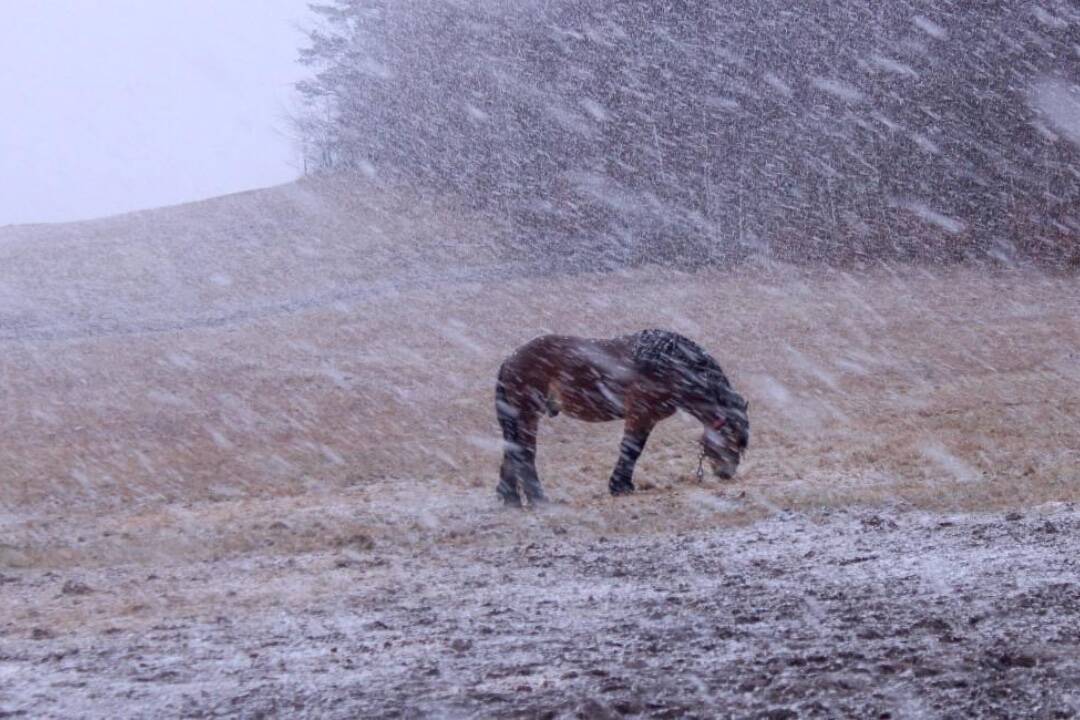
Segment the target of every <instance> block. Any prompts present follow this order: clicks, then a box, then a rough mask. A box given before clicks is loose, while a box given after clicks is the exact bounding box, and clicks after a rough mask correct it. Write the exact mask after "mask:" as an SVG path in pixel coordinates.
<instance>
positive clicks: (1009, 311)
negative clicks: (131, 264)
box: [0, 269, 1080, 565]
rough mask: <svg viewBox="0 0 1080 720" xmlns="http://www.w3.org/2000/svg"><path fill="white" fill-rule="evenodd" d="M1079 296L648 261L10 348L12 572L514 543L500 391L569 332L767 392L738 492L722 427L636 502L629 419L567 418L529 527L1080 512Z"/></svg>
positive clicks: (986, 284)
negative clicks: (1056, 507)
mask: <svg viewBox="0 0 1080 720" xmlns="http://www.w3.org/2000/svg"><path fill="white" fill-rule="evenodd" d="M1078 296H1080V290H1078V289H1077V287H1076V285H1075V282H1074V281H1073V280H1072V279H1069V278H1048V277H1046V276H1042V275H1039V274H1036V273H1033V272H1027V271H1015V272H1003V273H1000V274H996V275H987V274H985V273H976V272H973V271H965V270H954V271H941V272H934V273H930V272H923V271H914V270H908V271H903V272H900V273H887V272H885V271H877V272H875V273H872V274H864V275H849V274H844V273H838V272H815V273H809V272H795V271H791V270H787V269H785V270H775V269H774V270H762V269H757V270H746V271H741V272H738V273H720V272H702V273H699V274H693V275H685V274H678V273H672V272H667V271H657V270H641V271H635V272H630V273H624V274H615V275H602V276H600V275H582V276H578V277H572V278H558V279H534V280H528V281H513V282H506V283H502V284H499V283H489V284H485V285H478V284H444V285H441V286H438V287H436V288H428V289H417V290H411V291H401V292H396V293H389V294H384V295H382V296H376V297H371V298H368V299H366V300H363V301H359V300H356V301H351V302H349V303H348V304H342V303H338V304H337V305H335V306H332V307H323V308H315V309H309V310H307V311H303V312H295V313H283V314H280V315H274V316H270V317H266V318H263V319H261V320H254V321H251V322H247V323H239V324H232V325H227V326H224V327H217V328H192V329H187V330H183V331H177V332H165V333H143V334H135V335H125V336H100V337H95V338H89V339H81V340H68V341H52V342H48V341H35V342H22V343H20V342H15V343H8V344H7V345H6V346H5V353H4V354H3V357H0V378H2V386H3V387H4V388H5V413H4V414H3V427H2V429H0V463H2V465H0V467H4V468H5V482H4V483H3V485H2V486H0V507H3V508H4V509H5V510H6V517H2V516H0V521H2V522H3V525H4V526H5V527H4V533H5V535H6V537H7V538H9V539H10V540H9V541H8V544H7V545H6V546H3V547H0V564H2V563H4V562H5V561H6V562H7V563H10V564H34V565H38V564H43V563H44V564H71V563H95V562H104V563H111V562H121V561H150V560H153V561H162V560H168V559H170V558H179V557H183V558H186V559H193V558H200V557H203V558H211V557H220V556H222V555H231V554H235V553H242V552H247V551H253V550H258V551H260V552H262V551H269V552H271V553H279V552H280V553H285V554H292V553H296V552H303V551H307V550H312V549H319V548H326V547H328V546H331V545H332V543H333V542H334V541H335V538H339V539H340V538H348V537H351V536H353V535H355V534H358V533H364V534H368V535H370V536H373V537H376V538H377V539H379V541H380V542H382V541H387V542H393V543H404V544H410V543H417V544H420V545H424V544H427V543H431V542H436V541H438V542H477V541H483V539H484V537H485V528H489V529H491V532H493V533H495V534H496V535H498V534H499V533H500V532H502V531H503V530H500V528H502V529H505V528H506V527H511V526H516V524H518V523H519V519H518V518H516V517H512V518H508V517H507V515H506V514H505V513H501V512H498V511H497V510H496V509H495V504H494V498H493V493H492V491H491V487H492V486H493V482H494V475H495V471H496V467H497V462H498V439H497V437H496V435H495V432H496V427H495V423H494V419H493V416H492V407H491V406H492V398H491V395H492V378H493V377H494V373H495V370H496V368H497V366H498V364H499V362H500V361H501V359H502V357H503V356H504V355H505V354H506V353H507V352H508V351H509V350H511V349H512V348H513V347H515V346H516V345H517V344H519V343H521V342H523V341H525V340H527V339H528V338H530V337H532V336H534V335H537V334H539V333H542V332H548V331H558V332H566V333H577V334H585V335H594V336H600V335H611V334H615V333H619V332H627V331H632V330H636V329H639V328H642V327H648V326H662V327H669V328H673V329H675V330H679V331H682V332H684V333H686V334H688V335H690V336H692V337H694V338H697V339H699V340H701V341H702V342H703V343H704V344H705V345H706V346H707V347H708V348H710V349H711V350H712V351H713V352H714V354H715V355H716V356H717V357H718V359H720V361H721V364H722V365H723V366H724V367H725V369H727V370H728V372H729V375H730V376H731V377H732V380H733V382H734V384H735V385H736V387H738V388H739V389H740V391H742V392H744V394H746V395H747V396H748V397H749V398H750V400H751V406H752V407H751V409H752V423H753V438H752V451H751V453H750V454H749V456H748V458H747V461H746V462H745V463H744V467H743V470H742V471H741V472H740V477H739V478H738V480H737V481H736V482H735V483H733V484H729V485H716V484H713V483H711V482H710V483H707V484H706V485H703V486H698V485H696V484H695V483H694V482H693V481H692V480H691V479H690V472H691V471H692V469H693V468H694V466H695V451H694V448H693V440H694V438H696V436H697V434H698V431H697V430H696V429H695V428H694V427H693V424H692V423H691V422H690V421H688V420H686V419H680V418H675V419H673V420H671V421H668V422H667V423H666V424H665V425H664V426H662V428H661V429H660V431H658V433H657V434H656V435H655V436H654V438H653V439H652V440H651V441H650V445H649V448H648V449H647V452H646V454H645V456H644V457H643V459H642V461H641V463H640V466H639V471H638V479H639V482H640V483H641V484H642V485H643V486H644V487H645V488H646V490H645V492H643V493H641V494H640V496H639V497H637V498H634V499H631V500H627V501H613V500H611V499H610V498H608V497H607V495H606V492H605V487H606V477H607V474H608V472H609V471H610V466H611V464H612V462H613V460H614V453H615V450H616V445H617V438H618V434H619V427H618V426H617V425H615V424H608V425H587V424H582V423H578V422H575V421H573V420H566V419H562V418H558V419H555V420H553V421H550V422H548V423H547V424H546V425H545V426H544V427H543V430H542V437H541V473H542V477H543V479H544V481H545V483H546V485H547V487H548V489H549V491H550V494H551V495H552V496H553V497H554V498H555V499H556V500H557V501H559V502H558V503H557V504H556V507H555V508H554V509H553V510H551V511H549V512H548V513H545V514H544V515H543V516H542V517H540V518H539V519H536V520H534V521H530V522H539V523H541V524H544V525H551V524H573V525H575V526H581V527H583V528H591V529H592V530H594V531H595V532H597V533H609V534H610V533H620V532H634V533H640V532H650V531H667V530H678V529H689V528H693V527H700V526H708V525H716V524H718V523H720V524H722V523H732V522H744V521H747V520H749V519H752V518H754V517H758V516H760V515H762V514H764V513H767V512H770V511H771V510H773V509H775V508H778V507H783V508H800V507H817V506H837V505H851V504H866V505H882V504H891V505H898V504H900V505H911V506H915V507H919V508H928V509H936V510H947V511H953V510H955V511H960V510H979V509H996V508H1002V507H1017V506H1024V505H1032V504H1039V503H1044V502H1048V501H1055V500H1075V499H1077V498H1078V496H1080V492H1078V490H1077V482H1076V481H1077V470H1076V468H1077V466H1078V462H1077V461H1078V457H1077V451H1076V448H1078V447H1080V424H1078V422H1077V416H1078V414H1080V391H1078V390H1077V388H1078V387H1080V386H1078V383H1077V380H1078V379H1080V363H1078V358H1077V350H1076V348H1077V347H1080V342H1078V341H1080V320H1078V318H1077V316H1076V313H1075V308H1076V307H1078V306H1080V297H1078ZM275 523H284V524H285V525H286V526H287V531H286V532H282V529H281V527H280V525H275ZM80 537H81V538H82V539H81V540H78V538H80Z"/></svg>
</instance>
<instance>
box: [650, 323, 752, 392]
mask: <svg viewBox="0 0 1080 720" xmlns="http://www.w3.org/2000/svg"><path fill="white" fill-rule="evenodd" d="M632 354H633V358H634V362H635V363H637V364H638V365H639V366H641V367H643V368H645V369H647V370H651V371H653V372H658V371H659V372H665V371H675V372H679V373H681V374H684V375H688V376H694V377H697V378H701V379H702V380H704V379H705V378H708V379H710V380H712V381H713V382H714V383H718V384H720V385H721V386H722V387H725V388H727V387H730V385H731V384H730V383H729V382H728V379H727V376H726V375H724V371H723V370H721V369H720V364H719V363H718V362H716V360H714V359H713V357H712V356H711V355H709V353H707V352H705V350H704V349H702V347H701V346H700V345H698V344H697V343H696V342H694V341H693V340H691V339H690V338H687V337H683V336H682V335H679V334H678V333H674V332H671V331H670V330H655V329H651V330H642V331H641V332H639V333H637V334H636V335H635V336H634V344H633V349H632Z"/></svg>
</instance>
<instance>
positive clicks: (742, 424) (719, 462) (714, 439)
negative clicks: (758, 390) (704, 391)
mask: <svg viewBox="0 0 1080 720" xmlns="http://www.w3.org/2000/svg"><path fill="white" fill-rule="evenodd" d="M702 410H704V411H703V412H701V414H700V416H699V418H698V419H699V420H701V421H702V424H703V425H704V426H705V432H704V433H703V434H702V436H701V449H702V452H704V454H705V457H706V458H708V460H709V464H710V465H711V466H712V470H713V474H714V475H716V476H717V477H719V478H721V479H723V480H730V479H731V478H733V477H735V471H736V470H737V469H738V468H739V461H740V460H741V459H742V454H743V452H745V451H746V446H747V445H748V444H749V443H750V418H749V411H750V403H748V402H747V401H746V400H745V399H743V397H742V396H740V395H739V394H738V393H735V392H732V391H731V390H726V391H724V392H722V393H721V394H720V396H719V397H718V398H717V401H716V402H715V404H713V405H712V407H711V408H708V409H704V408H702Z"/></svg>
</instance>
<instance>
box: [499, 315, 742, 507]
mask: <svg viewBox="0 0 1080 720" xmlns="http://www.w3.org/2000/svg"><path fill="white" fill-rule="evenodd" d="M680 408H681V409H684V410H686V411H687V412H689V413H691V414H692V415H694V416H695V417H697V418H698V419H699V420H701V421H702V423H703V425H705V426H706V441H705V452H706V455H709V457H710V459H711V460H713V461H714V468H715V467H716V464H717V463H719V464H720V465H722V466H723V468H724V471H723V472H720V471H718V474H721V475H726V476H729V477H730V475H732V474H733V473H734V468H735V466H737V465H738V457H739V454H740V453H741V452H742V450H743V449H745V447H746V444H747V441H748V438H749V422H748V420H747V417H746V411H747V405H746V401H745V400H743V399H742V398H741V397H740V396H739V395H738V394H736V393H735V392H734V391H732V390H731V387H730V385H729V383H728V380H727V377H726V376H725V375H724V373H723V371H722V370H721V369H720V366H719V365H718V364H717V363H716V361H715V360H713V359H712V357H711V356H709V355H708V354H707V353H706V352H705V351H704V350H702V349H701V348H700V347H699V346H698V345H696V344H695V343H694V342H693V341H691V340H689V339H687V338H684V337H682V336H681V335H677V334H675V333H672V332H668V331H664V330H645V331H642V332H640V333H635V334H633V335H625V336H622V337H617V338H612V339H591V338H578V337H571V336H565V335H544V336H542V337H538V338H536V339H534V340H532V341H530V342H528V343H526V344H525V345H523V346H521V347H520V348H518V349H517V351H515V352H514V353H513V354H512V355H511V356H510V357H509V358H507V359H506V361H505V362H504V363H503V364H502V367H501V368H500V369H499V376H498V383H497V386H496V415H497V417H498V420H499V424H500V426H501V428H502V431H503V438H504V440H505V451H504V456H503V464H502V469H501V473H500V475H501V477H500V482H499V487H498V492H499V495H500V497H502V499H503V500H504V501H505V502H507V503H511V504H518V503H520V501H521V498H520V496H519V494H518V489H519V487H521V488H522V489H524V491H525V495H526V497H528V499H529V500H530V502H539V501H541V500H543V491H542V490H541V488H540V481H539V478H538V477H537V474H536V465H535V461H536V434H537V430H538V426H539V422H540V417H541V416H542V415H545V414H546V415H552V416H553V415H557V414H558V413H560V412H563V413H566V414H567V415H568V416H570V417H573V418H577V419H579V420H584V421H587V422H607V421H612V420H623V422H624V434H623V440H622V443H621V447H620V455H619V462H618V463H617V464H616V467H615V471H614V472H613V474H612V476H611V480H610V483H609V487H610V490H611V492H612V494H615V495H618V494H623V493H628V492H632V491H633V489H634V485H633V481H632V474H633V467H634V463H636V461H637V458H638V456H639V455H640V454H641V451H642V449H644V446H645V441H646V440H647V439H648V436H649V434H650V433H651V432H652V429H653V428H654V427H655V426H656V423H658V422H660V421H661V420H664V419H665V418H668V417H670V416H671V415H673V414H674V413H675V411H676V410H678V409H680ZM710 433H711V435H710Z"/></svg>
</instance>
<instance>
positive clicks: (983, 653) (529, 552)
mask: <svg viewBox="0 0 1080 720" xmlns="http://www.w3.org/2000/svg"><path fill="white" fill-rule="evenodd" d="M715 492H716V493H718V495H717V497H718V498H720V499H726V501H727V502H731V503H739V502H744V500H740V499H738V495H739V493H738V492H737V491H735V490H734V489H730V488H729V489H726V490H724V489H717V490H715ZM648 502H649V498H646V497H642V498H635V499H633V500H630V501H627V502H626V503H624V509H625V512H626V513H627V514H626V518H625V519H626V522H627V523H633V521H634V514H635V511H640V509H641V508H642V507H645V506H646V504H647V503H648ZM506 514H507V513H506V512H502V511H490V512H488V513H481V514H480V515H481V516H486V517H479V518H477V520H478V527H479V528H481V529H482V531H481V532H480V534H479V536H478V537H475V538H472V539H469V540H466V541H459V542H456V543H449V544H447V545H443V546H440V545H433V546H428V547H423V548H415V547H414V548H405V549H403V548H398V547H393V546H386V545H382V544H374V543H373V542H372V541H371V539H370V538H367V537H365V536H358V537H356V538H353V539H352V540H351V542H350V543H346V544H343V545H342V547H340V548H338V549H335V550H333V551H329V552H325V553H315V554H309V555H306V556H303V557H272V556H249V557H245V558H237V559H232V560H222V561H218V562H200V563H192V564H190V565H179V566H173V567H161V568H158V567H154V566H125V567H116V568H109V569H102V570H100V571H96V572H87V571H85V570H74V569H73V570H66V571H51V572H50V571H40V570H23V571H19V572H15V573H12V572H10V571H8V572H5V573H4V575H3V576H0V583H2V587H0V597H2V598H3V599H4V601H5V602H6V603H12V602H13V601H14V602H16V603H18V602H19V601H21V600H23V601H30V602H33V601H34V600H35V599H36V600H37V601H40V602H43V603H44V604H45V605H47V606H48V607H47V608H46V609H43V610H42V611H41V612H40V614H38V615H37V616H36V617H34V616H30V617H24V618H22V619H20V620H19V621H17V622H12V621H10V620H8V621H5V622H4V624H3V627H2V630H0V713H2V714H3V717H20V716H24V717H163V716H168V717H339V718H355V717H387V718H389V717H551V718H554V717H584V718H616V717H654V718H660V717H665V718H674V717H769V718H795V717H874V718H877V717H893V718H914V717H954V718H968V717H1038V718H1067V717H1075V716H1076V715H1077V714H1078V713H1080V584H1078V583H1077V578H1078V572H1080V568H1078V561H1077V558H1078V557H1080V512H1078V511H1076V510H1075V509H1073V508H1072V507H1070V506H1068V505H1066V504H1064V503H1055V504H1050V505H1047V506H1044V507H1041V508H1036V509H1032V510H1028V511H1026V512H1024V513H1011V514H1007V515H1003V514H1000V513H995V514H984V515H942V514H927V513H922V512H918V511H913V510H907V511H903V510H901V511H897V512H888V513H884V512H867V511H849V510H836V511H816V512H812V513H798V512H785V511H781V512H779V513H777V514H775V515H774V516H772V517H771V518H769V519H766V520H761V521H758V522H756V523H753V524H751V525H749V526H745V527H741V528H727V529H715V530H696V531H692V532H677V531H673V532H669V533H659V534H655V535H650V536H648V537H629V536H624V537H619V538H609V537H606V536H604V535H595V536H590V537H582V536H581V534H580V533H579V532H577V531H576V530H575V528H574V527H573V526H572V524H573V522H574V516H573V515H568V514H567V512H566V511H565V510H564V509H562V508H560V507H559V506H558V505H557V504H556V505H555V506H553V507H551V508H549V509H547V510H544V511H542V512H539V513H534V514H532V515H526V516H521V517H515V518H514V519H513V521H512V522H510V521H508V520H507V518H506ZM515 515H516V513H515ZM279 531H280V532H281V533H283V534H284V533H288V532H289V529H288V528H287V527H286V526H285V524H284V523H282V526H281V527H280V528H279ZM147 595H153V596H156V597H155V598H154V599H153V600H149V599H147V601H146V602H141V599H146V598H145V596H147ZM155 605H156V606H157V607H159V608H163V607H172V608H174V611H173V612H161V611H158V612H148V609H149V608H150V607H151V606H155ZM8 606H9V607H11V605H10V604H9V605H8ZM119 607H123V608H124V609H123V610H122V611H119V612H117V608H119ZM80 608H81V609H82V614H83V616H84V617H86V618H87V623H86V624H79V623H72V622H66V623H61V624H60V625H59V626H58V627H56V628H55V629H50V622H51V621H52V620H54V619H56V618H57V617H60V616H64V617H71V616H78V615H79V614H80Z"/></svg>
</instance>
